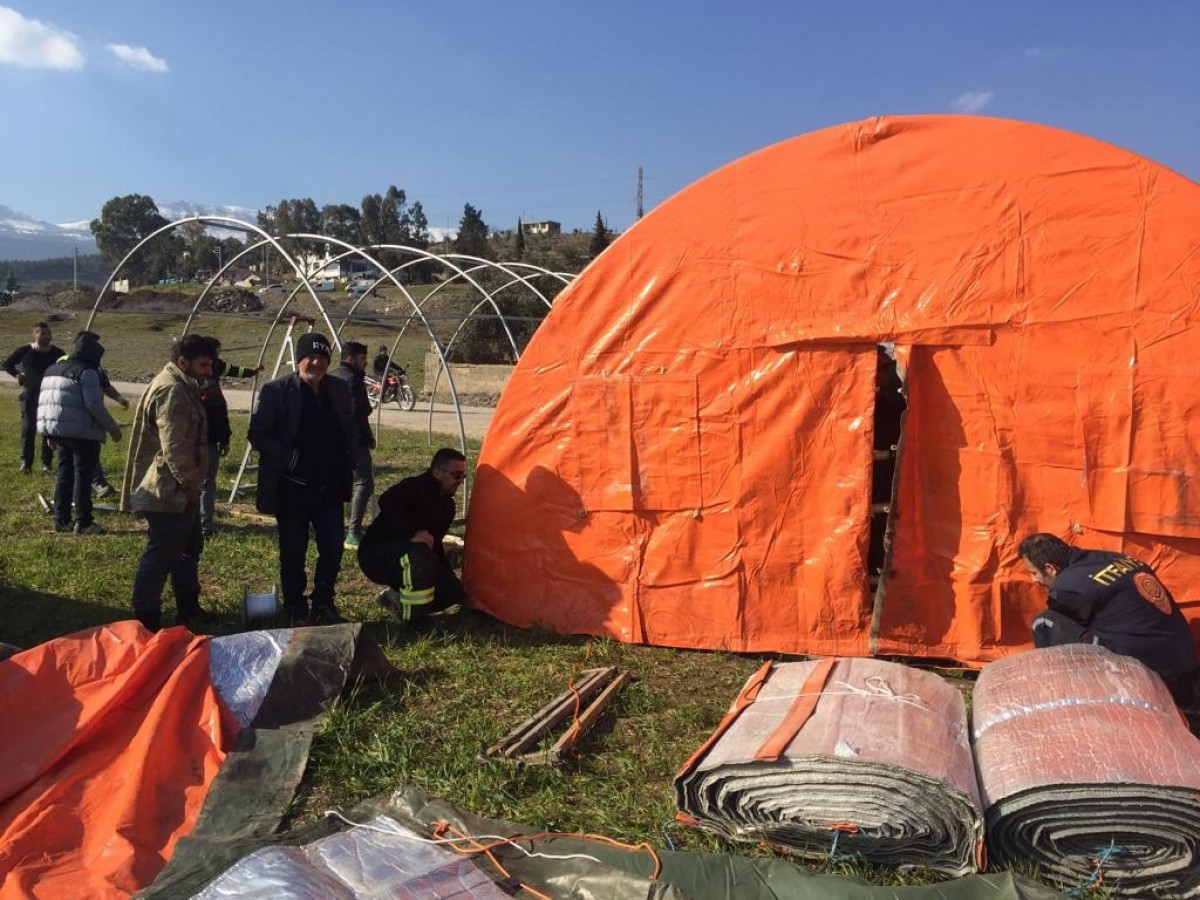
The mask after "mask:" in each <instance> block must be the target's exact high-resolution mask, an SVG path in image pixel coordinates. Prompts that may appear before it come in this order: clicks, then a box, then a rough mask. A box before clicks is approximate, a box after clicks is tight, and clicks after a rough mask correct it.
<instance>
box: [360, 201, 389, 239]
mask: <svg viewBox="0 0 1200 900" xmlns="http://www.w3.org/2000/svg"><path fill="white" fill-rule="evenodd" d="M361 208H362V215H361V216H360V217H359V225H358V239H359V241H360V242H361V243H363V244H366V245H367V246H371V245H373V244H382V243H384V239H383V198H382V197H381V196H379V195H378V194H367V195H366V196H365V197H363V198H362V204H361Z"/></svg>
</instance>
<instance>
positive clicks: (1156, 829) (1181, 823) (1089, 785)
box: [972, 644, 1200, 897]
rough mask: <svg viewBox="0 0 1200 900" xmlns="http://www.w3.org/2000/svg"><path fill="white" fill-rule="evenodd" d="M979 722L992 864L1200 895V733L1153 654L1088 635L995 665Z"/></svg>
mask: <svg viewBox="0 0 1200 900" xmlns="http://www.w3.org/2000/svg"><path fill="white" fill-rule="evenodd" d="M972 723H973V728H974V737H975V760H976V765H977V767H978V770H979V785H980V792H981V795H982V798H983V802H984V808H985V810H986V820H987V828H988V852H989V858H990V860H991V861H992V862H993V863H995V864H998V865H1001V866H1003V865H1006V864H1010V863H1013V864H1025V865H1027V864H1029V863H1030V862H1032V863H1034V864H1035V865H1037V866H1038V867H1039V869H1040V870H1041V871H1042V872H1043V873H1044V874H1046V875H1048V876H1050V877H1052V878H1054V879H1057V880H1058V881H1060V882H1061V883H1062V884H1063V885H1066V886H1076V885H1082V884H1092V883H1096V882H1098V881H1101V880H1102V881H1103V884H1104V886H1105V887H1106V888H1110V889H1111V890H1112V891H1113V893H1114V894H1115V895H1119V896H1130V897H1151V896H1152V897H1200V741H1198V740H1197V739H1196V738H1195V737H1193V736H1192V735H1191V734H1190V733H1189V732H1188V730H1187V726H1186V725H1185V724H1184V722H1183V720H1182V718H1181V716H1180V714H1179V712H1178V710H1177V709H1176V708H1175V705H1174V703H1173V702H1172V701H1171V695H1170V693H1169V692H1168V691H1167V688H1166V686H1165V685H1164V684H1163V683H1162V681H1161V680H1160V679H1159V678H1158V676H1157V675H1155V674H1154V673H1153V672H1151V671H1150V670H1149V669H1147V668H1146V667H1145V666H1143V665H1142V664H1141V663H1140V662H1138V661H1137V660H1136V659H1133V658H1131V657H1128V656H1118V655H1116V654H1115V653H1110V652H1109V651H1107V650H1105V649H1103V648H1101V647H1094V646H1090V645H1085V644H1075V645H1069V646H1064V647H1052V648H1048V649H1045V650H1037V651H1034V652H1032V653H1022V654H1019V655H1017V656H1011V657H1008V658H1007V659H1004V660H1001V661H999V662H994V663H991V664H990V665H988V666H986V667H985V668H984V670H983V672H982V674H981V675H980V676H979V682H978V684H977V685H976V687H975V695H974V707H973V710H972Z"/></svg>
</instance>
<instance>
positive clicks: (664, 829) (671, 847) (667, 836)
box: [659, 822, 675, 850]
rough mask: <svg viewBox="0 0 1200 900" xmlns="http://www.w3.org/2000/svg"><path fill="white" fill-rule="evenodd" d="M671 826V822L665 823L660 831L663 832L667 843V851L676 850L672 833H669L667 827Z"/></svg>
mask: <svg viewBox="0 0 1200 900" xmlns="http://www.w3.org/2000/svg"><path fill="white" fill-rule="evenodd" d="M670 824H671V823H670V822H663V823H662V826H661V827H660V828H659V830H660V831H661V832H662V836H663V840H665V841H666V842H667V849H668V850H674V849H675V842H674V841H673V840H671V834H670V832H668V831H667V826H668V825H670Z"/></svg>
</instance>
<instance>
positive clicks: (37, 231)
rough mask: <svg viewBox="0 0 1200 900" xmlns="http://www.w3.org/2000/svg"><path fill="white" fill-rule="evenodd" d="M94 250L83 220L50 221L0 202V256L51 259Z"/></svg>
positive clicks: (2, 257) (93, 243) (93, 244)
mask: <svg viewBox="0 0 1200 900" xmlns="http://www.w3.org/2000/svg"><path fill="white" fill-rule="evenodd" d="M76 248H79V252H80V254H82V255H85V256H86V255H88V254H92V253H95V252H96V242H95V241H93V240H92V233H91V232H90V231H89V230H88V223H87V222H68V223H67V224H65V225H54V224H52V223H50V222H43V221H42V220H41V219H35V218H34V217H33V216H30V215H27V214H25V213H21V212H17V211H16V210H13V209H9V208H8V207H7V206H0V259H53V258H55V257H60V256H71V255H73V254H74V253H75V249H76Z"/></svg>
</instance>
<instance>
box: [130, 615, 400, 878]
mask: <svg viewBox="0 0 1200 900" xmlns="http://www.w3.org/2000/svg"><path fill="white" fill-rule="evenodd" d="M211 643H212V645H213V656H214V658H215V659H216V660H217V661H218V662H219V663H220V665H214V673H213V677H214V680H215V681H216V682H217V683H218V684H220V685H222V688H223V694H222V696H225V697H227V698H229V701H230V703H231V705H232V708H233V711H234V714H235V715H237V716H239V717H247V719H246V720H247V722H248V724H247V726H246V727H245V728H243V730H242V731H241V733H240V734H239V736H238V739H237V741H236V743H235V744H234V746H233V747H232V749H231V750H230V752H229V754H228V756H227V757H226V759H225V764H224V765H223V766H222V767H221V769H220V771H218V772H217V775H216V778H215V779H214V780H213V782H212V784H211V786H210V788H209V791H208V795H207V796H206V797H205V799H204V804H203V806H202V807H201V809H200V811H199V814H198V815H197V817H196V821H195V825H194V827H193V828H192V829H191V831H190V832H189V833H188V834H187V835H186V836H184V837H182V838H180V840H179V841H178V843H177V844H176V846H175V852H174V853H173V854H172V856H171V859H170V861H169V862H168V863H167V864H166V866H165V867H164V868H163V869H162V871H161V872H159V873H158V876H157V877H156V878H155V879H154V882H153V883H152V884H150V885H149V886H148V887H146V888H145V889H144V890H143V891H141V892H140V893H139V895H138V896H139V897H144V898H153V897H164V898H174V897H180V896H189V895H190V894H191V893H192V892H193V891H194V890H195V889H197V888H198V887H199V886H200V885H202V884H203V883H204V881H205V880H206V879H207V878H208V877H211V870H212V868H213V867H214V866H218V865H222V864H224V865H228V864H229V863H231V862H233V861H234V860H236V859H237V858H238V857H239V856H240V855H242V854H243V853H244V852H245V847H246V846H248V845H250V844H252V843H253V842H255V841H257V840H258V839H260V838H262V837H264V836H267V835H272V834H275V833H276V832H277V831H278V829H279V826H280V823H281V822H282V821H283V818H284V816H285V815H287V813H288V812H289V810H290V808H291V804H292V801H293V800H294V798H295V794H296V789H297V787H298V786H299V785H300V781H301V779H302V778H303V776H304V773H305V770H306V769H307V767H308V754H309V750H310V748H311V746H312V740H313V737H314V736H315V734H316V732H317V731H318V730H319V729H320V727H321V725H322V723H323V722H324V721H325V717H326V715H327V714H328V712H329V710H330V709H331V708H332V706H333V704H334V702H335V701H336V700H337V698H338V697H339V696H340V695H341V693H342V691H343V690H344V689H345V688H346V687H347V686H348V685H350V684H354V683H356V682H358V681H360V680H363V679H373V678H379V677H383V676H386V675H387V674H389V673H391V672H393V671H394V669H393V668H392V666H391V664H390V663H388V662H387V661H386V659H385V658H384V657H383V653H382V651H381V650H380V649H379V647H378V645H376V644H375V643H374V642H373V641H371V640H370V639H369V638H368V637H366V636H365V635H364V634H363V632H362V626H361V625H360V624H358V623H348V624H344V625H326V626H322V627H319V628H294V629H277V630H271V631H256V632H247V633H245V634H238V635H231V636H228V637H220V638H214V639H213V640H212V642H211ZM264 676H266V677H264Z"/></svg>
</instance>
